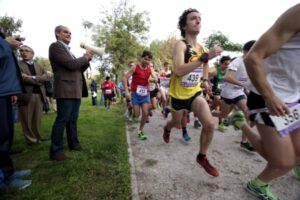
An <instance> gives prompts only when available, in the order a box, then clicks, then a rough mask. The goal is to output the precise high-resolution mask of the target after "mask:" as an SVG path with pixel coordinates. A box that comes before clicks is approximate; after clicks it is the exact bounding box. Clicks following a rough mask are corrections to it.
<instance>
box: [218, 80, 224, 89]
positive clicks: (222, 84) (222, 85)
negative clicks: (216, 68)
mask: <svg viewBox="0 0 300 200" xmlns="http://www.w3.org/2000/svg"><path fill="white" fill-rule="evenodd" d="M224 85H225V81H224V80H222V81H220V82H219V83H218V89H219V90H222V88H223V87H224Z"/></svg>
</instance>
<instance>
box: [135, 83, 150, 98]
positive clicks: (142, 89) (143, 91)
mask: <svg viewBox="0 0 300 200" xmlns="http://www.w3.org/2000/svg"><path fill="white" fill-rule="evenodd" d="M136 93H137V94H138V95H139V96H147V95H148V86H141V85H138V86H137V88H136Z"/></svg>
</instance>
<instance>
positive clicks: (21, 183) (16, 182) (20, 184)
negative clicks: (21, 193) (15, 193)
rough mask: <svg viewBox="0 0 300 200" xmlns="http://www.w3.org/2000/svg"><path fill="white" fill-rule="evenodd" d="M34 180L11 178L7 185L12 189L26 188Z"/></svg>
mask: <svg viewBox="0 0 300 200" xmlns="http://www.w3.org/2000/svg"><path fill="white" fill-rule="evenodd" d="M31 183H32V181H31V180H23V179H19V178H11V179H10V180H9V181H8V183H7V185H6V186H7V187H8V188H12V189H19V190H22V189H25V188H27V187H29V186H30V185H31Z"/></svg>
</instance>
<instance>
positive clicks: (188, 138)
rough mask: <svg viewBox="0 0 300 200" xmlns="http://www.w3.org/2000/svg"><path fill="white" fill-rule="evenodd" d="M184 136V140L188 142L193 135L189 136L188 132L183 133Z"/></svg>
mask: <svg viewBox="0 0 300 200" xmlns="http://www.w3.org/2000/svg"><path fill="white" fill-rule="evenodd" d="M182 137H183V139H184V141H186V142H188V141H190V140H191V137H190V136H189V134H188V133H187V132H184V133H182Z"/></svg>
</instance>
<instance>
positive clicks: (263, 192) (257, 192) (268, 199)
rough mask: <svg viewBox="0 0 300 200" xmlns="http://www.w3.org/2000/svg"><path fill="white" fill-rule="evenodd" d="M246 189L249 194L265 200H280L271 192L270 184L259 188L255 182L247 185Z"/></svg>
mask: <svg viewBox="0 0 300 200" xmlns="http://www.w3.org/2000/svg"><path fill="white" fill-rule="evenodd" d="M246 189H247V191H248V192H249V193H251V194H253V195H254V196H256V197H258V198H260V199H263V200H279V198H278V197H276V196H275V195H274V194H273V193H272V192H271V191H270V186H269V185H268V184H266V185H264V186H257V184H256V183H255V180H252V181H249V182H248V183H247V186H246Z"/></svg>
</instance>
